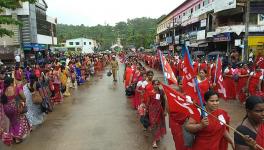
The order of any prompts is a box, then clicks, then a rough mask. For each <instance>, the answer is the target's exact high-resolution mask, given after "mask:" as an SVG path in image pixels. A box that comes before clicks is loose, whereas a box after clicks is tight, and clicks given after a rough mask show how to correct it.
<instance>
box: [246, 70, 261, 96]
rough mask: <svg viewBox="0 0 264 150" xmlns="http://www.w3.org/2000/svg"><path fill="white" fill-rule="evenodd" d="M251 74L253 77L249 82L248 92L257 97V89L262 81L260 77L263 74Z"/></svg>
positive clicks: (259, 72)
mask: <svg viewBox="0 0 264 150" xmlns="http://www.w3.org/2000/svg"><path fill="white" fill-rule="evenodd" d="M251 74H253V75H252V76H251V78H250V80H249V85H248V91H249V94H250V95H256V91H257V87H258V84H259V81H260V77H261V76H262V72H261V71H258V72H254V73H251Z"/></svg>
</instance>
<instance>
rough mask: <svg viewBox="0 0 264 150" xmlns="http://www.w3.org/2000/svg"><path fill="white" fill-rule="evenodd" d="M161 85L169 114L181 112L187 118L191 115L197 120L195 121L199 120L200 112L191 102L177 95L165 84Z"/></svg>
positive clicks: (184, 96)
mask: <svg viewBox="0 0 264 150" xmlns="http://www.w3.org/2000/svg"><path fill="white" fill-rule="evenodd" d="M161 85H162V87H163V90H164V93H165V95H166V97H167V101H168V107H169V110H170V113H177V112H181V113H184V114H186V115H187V116H190V115H192V116H193V117H194V118H195V119H196V118H197V120H199V118H200V112H199V111H198V109H197V108H196V107H195V106H194V105H193V103H192V100H191V99H190V98H188V96H186V95H183V94H181V93H179V92H178V91H176V90H174V89H172V88H171V87H169V86H167V85H165V84H161Z"/></svg>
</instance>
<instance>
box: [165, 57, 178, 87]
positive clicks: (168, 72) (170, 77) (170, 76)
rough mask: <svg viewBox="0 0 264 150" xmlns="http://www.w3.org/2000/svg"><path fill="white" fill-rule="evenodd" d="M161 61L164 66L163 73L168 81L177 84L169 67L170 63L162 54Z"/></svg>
mask: <svg viewBox="0 0 264 150" xmlns="http://www.w3.org/2000/svg"><path fill="white" fill-rule="evenodd" d="M162 63H163V66H164V75H165V76H166V78H167V80H168V81H169V83H172V84H176V85H178V82H177V79H176V77H175V75H174V73H173V71H172V69H171V66H170V64H169V63H168V62H167V60H166V58H165V56H163V55H162Z"/></svg>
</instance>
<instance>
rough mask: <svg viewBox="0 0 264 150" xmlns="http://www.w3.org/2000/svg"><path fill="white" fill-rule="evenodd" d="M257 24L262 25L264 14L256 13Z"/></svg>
mask: <svg viewBox="0 0 264 150" xmlns="http://www.w3.org/2000/svg"><path fill="white" fill-rule="evenodd" d="M258 25H264V14H259V15H258Z"/></svg>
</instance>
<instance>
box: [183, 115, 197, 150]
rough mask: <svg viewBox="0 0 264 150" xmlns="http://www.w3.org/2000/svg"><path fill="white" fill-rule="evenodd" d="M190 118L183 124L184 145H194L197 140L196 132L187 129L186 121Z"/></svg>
mask: <svg viewBox="0 0 264 150" xmlns="http://www.w3.org/2000/svg"><path fill="white" fill-rule="evenodd" d="M187 121H188V119H186V120H185V122H184V124H183V125H182V132H183V140H184V145H185V146H186V147H190V148H191V147H192V145H193V143H194V140H195V134H192V133H190V132H189V131H187V129H186V123H187Z"/></svg>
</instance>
